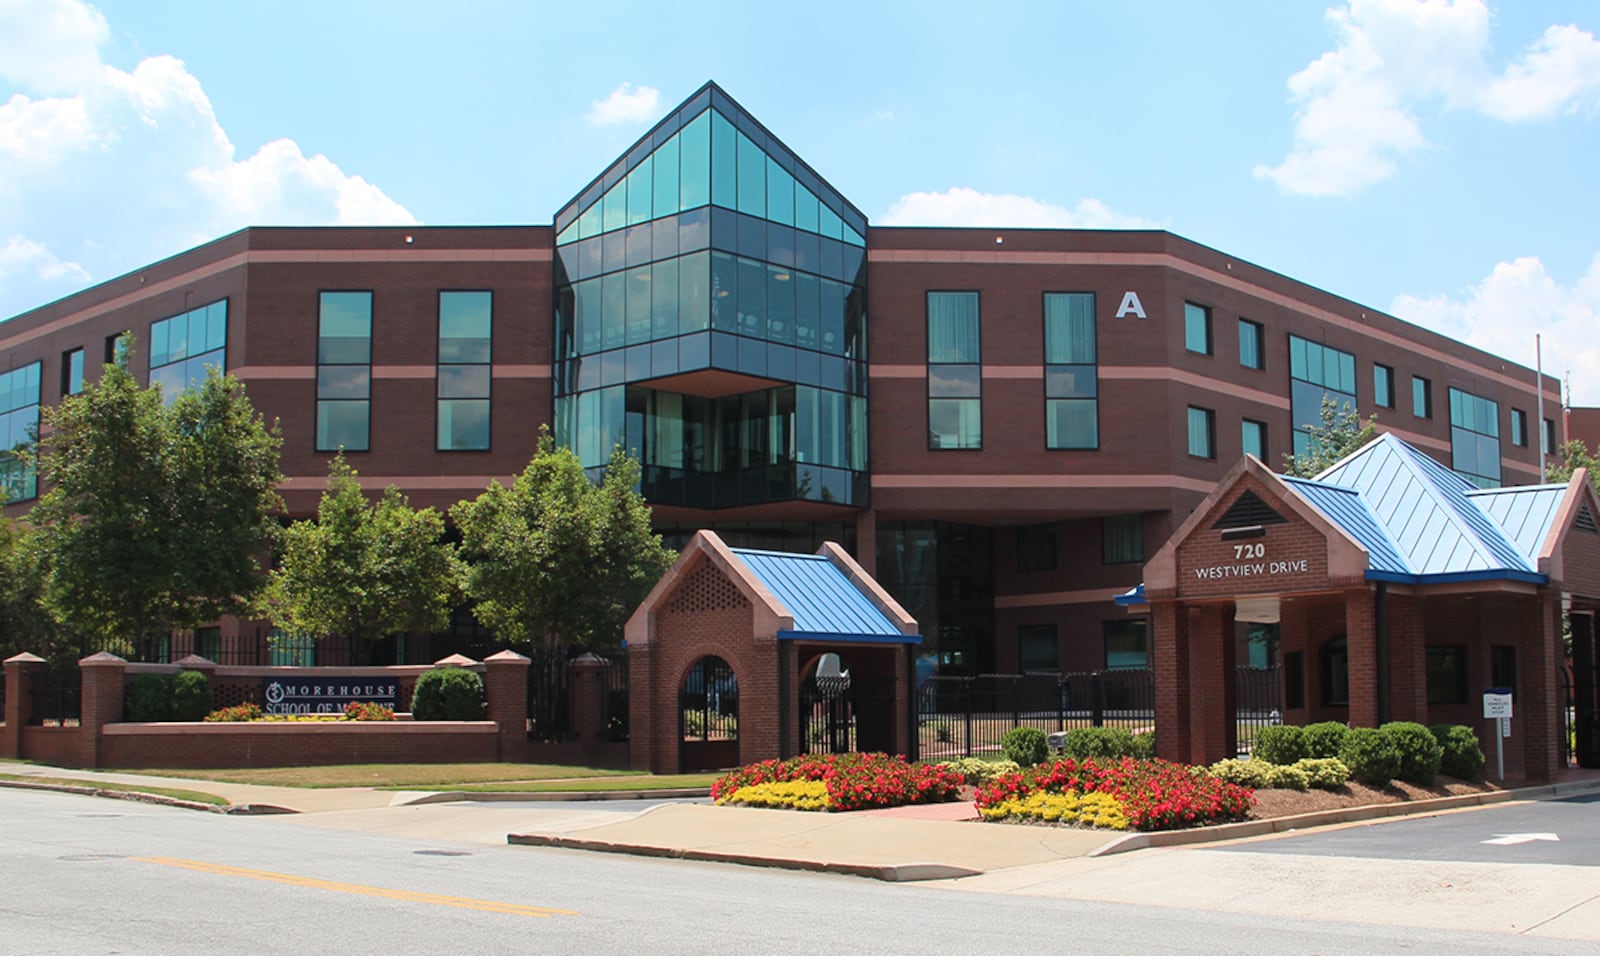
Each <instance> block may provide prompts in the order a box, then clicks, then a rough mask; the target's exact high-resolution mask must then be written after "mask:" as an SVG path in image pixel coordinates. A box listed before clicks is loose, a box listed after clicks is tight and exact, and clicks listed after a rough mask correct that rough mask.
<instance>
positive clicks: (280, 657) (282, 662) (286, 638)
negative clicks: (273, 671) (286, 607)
mask: <svg viewBox="0 0 1600 956" xmlns="http://www.w3.org/2000/svg"><path fill="white" fill-rule="evenodd" d="M267 646H268V647H270V648H272V666H273V667H314V666H316V663H317V639H316V638H315V637H314V636H312V635H310V634H291V633H289V632H288V631H280V630H278V629H277V628H273V629H272V636H271V637H270V638H268V640H267Z"/></svg>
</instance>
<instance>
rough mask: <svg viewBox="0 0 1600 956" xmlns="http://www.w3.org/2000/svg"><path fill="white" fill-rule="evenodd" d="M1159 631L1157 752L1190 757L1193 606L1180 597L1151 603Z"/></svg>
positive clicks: (1164, 756) (1156, 655) (1155, 650)
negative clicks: (1180, 600) (1191, 626)
mask: <svg viewBox="0 0 1600 956" xmlns="http://www.w3.org/2000/svg"><path fill="white" fill-rule="evenodd" d="M1150 610H1151V629H1152V630H1153V631H1154V632H1155V638H1154V642H1155V647H1154V648H1153V650H1152V654H1153V656H1154V658H1155V680H1156V753H1157V754H1158V755H1159V756H1160V757H1161V758H1162V759H1163V760H1174V761H1179V762H1182V761H1186V760H1188V759H1189V609H1188V608H1187V607H1186V606H1185V605H1183V604H1182V603H1180V602H1178V601H1159V602H1157V603H1155V604H1154V605H1152V607H1151V609H1150Z"/></svg>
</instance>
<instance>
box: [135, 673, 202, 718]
mask: <svg viewBox="0 0 1600 956" xmlns="http://www.w3.org/2000/svg"><path fill="white" fill-rule="evenodd" d="M122 709H123V710H124V711H125V712H126V714H127V718H128V719H129V720H131V721H133V722H134V723H139V724H142V723H147V722H149V721H153V720H171V719H172V677H171V676H170V675H167V674H140V675H138V676H137V677H135V678H134V679H133V680H130V681H128V688H127V690H126V691H125V692H124V694H123V698H122ZM201 716H205V715H204V714H202V715H201Z"/></svg>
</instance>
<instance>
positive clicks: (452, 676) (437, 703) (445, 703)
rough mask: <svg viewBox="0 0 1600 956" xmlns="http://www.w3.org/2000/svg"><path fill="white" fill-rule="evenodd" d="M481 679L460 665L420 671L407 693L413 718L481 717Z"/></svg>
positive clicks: (482, 705)
mask: <svg viewBox="0 0 1600 956" xmlns="http://www.w3.org/2000/svg"><path fill="white" fill-rule="evenodd" d="M483 712H484V701H483V678H481V677H479V676H478V675H477V672H475V671H469V670H465V669H463V668H460V667H438V668H434V669H433V670H431V671H423V672H422V674H421V675H419V676H418V677H417V687H416V689H415V690H414V691H412V693H411V718H412V719H413V720H482V719H483Z"/></svg>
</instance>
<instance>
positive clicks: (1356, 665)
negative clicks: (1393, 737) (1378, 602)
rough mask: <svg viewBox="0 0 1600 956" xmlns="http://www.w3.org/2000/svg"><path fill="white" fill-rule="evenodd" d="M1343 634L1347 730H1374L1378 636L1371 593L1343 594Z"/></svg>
mask: <svg viewBox="0 0 1600 956" xmlns="http://www.w3.org/2000/svg"><path fill="white" fill-rule="evenodd" d="M1344 634H1345V641H1346V651H1347V652H1348V659H1349V664H1350V667H1349V673H1350V726H1352V727H1376V726H1378V632H1377V626H1376V622H1375V620H1374V616H1373V606H1372V592H1371V591H1369V590H1368V589H1366V588H1359V589H1351V590H1349V591H1346V592H1344Z"/></svg>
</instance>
